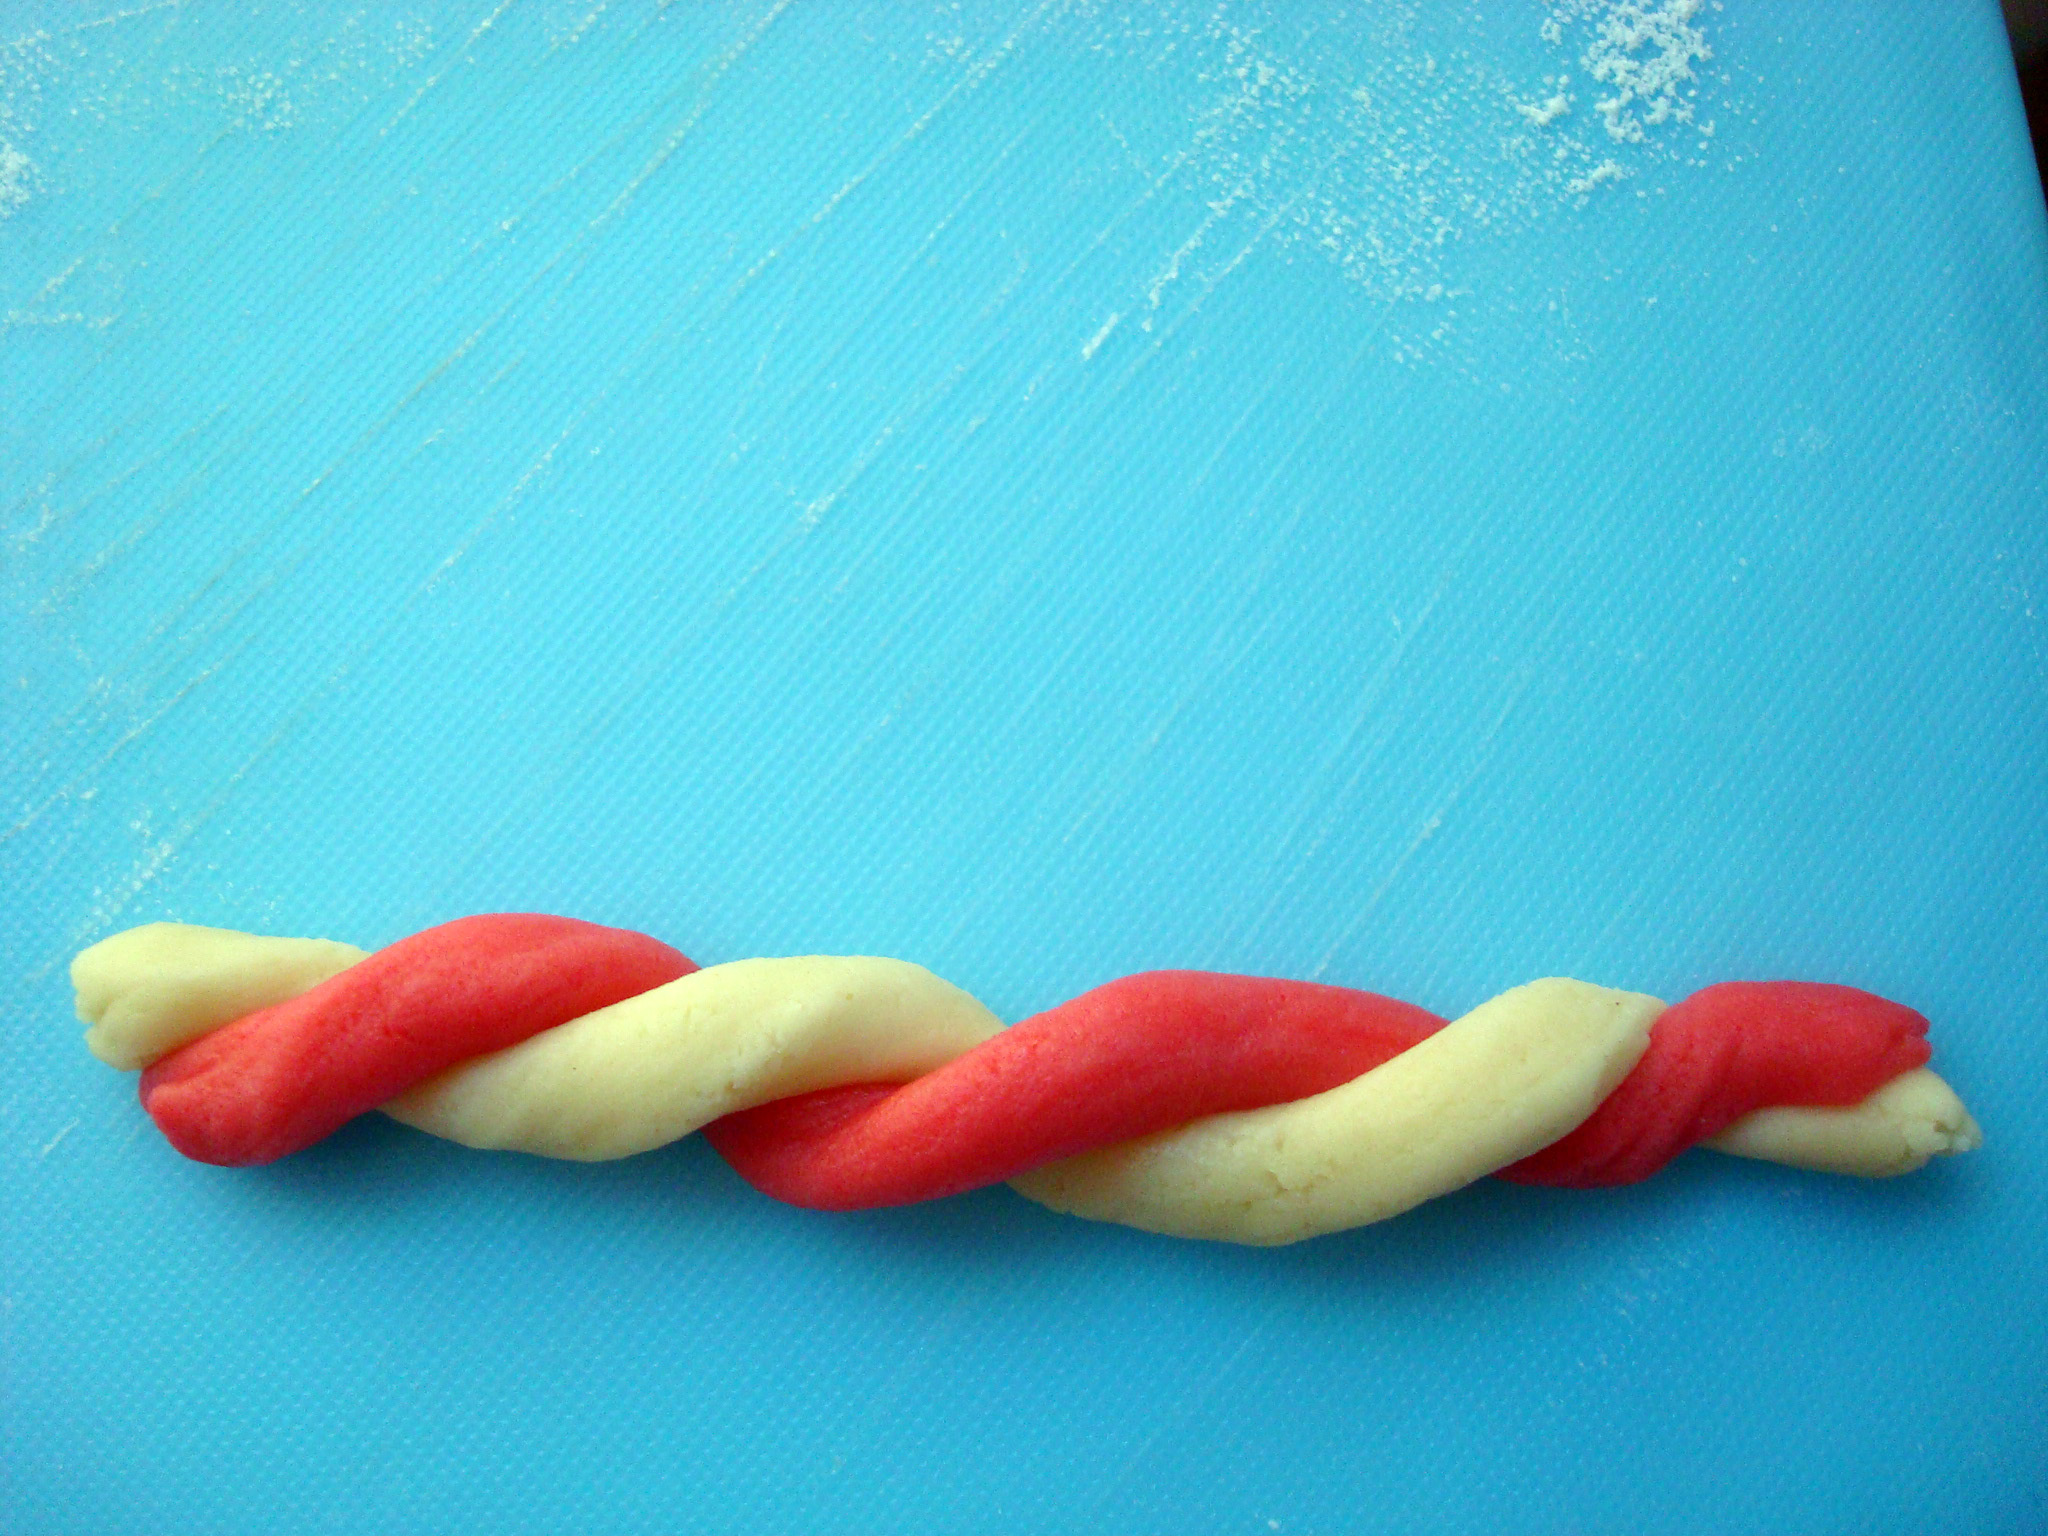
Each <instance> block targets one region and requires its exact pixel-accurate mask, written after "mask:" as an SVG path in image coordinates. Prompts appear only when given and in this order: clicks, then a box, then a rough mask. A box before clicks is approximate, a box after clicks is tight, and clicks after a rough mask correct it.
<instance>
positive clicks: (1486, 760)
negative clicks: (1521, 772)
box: [1308, 663, 1536, 981]
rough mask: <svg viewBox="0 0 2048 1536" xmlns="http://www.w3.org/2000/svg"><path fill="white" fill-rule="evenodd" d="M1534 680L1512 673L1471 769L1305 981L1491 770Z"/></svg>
mask: <svg viewBox="0 0 2048 1536" xmlns="http://www.w3.org/2000/svg"><path fill="white" fill-rule="evenodd" d="M1535 677H1536V668H1535V666H1534V665H1533V664H1532V663H1524V664H1523V666H1522V667H1521V668H1520V669H1518V670H1517V671H1516V673H1515V675H1514V678H1513V680H1512V681H1511V682H1510V684H1509V686H1508V690H1507V697H1506V698H1505V699H1504V700H1503V701H1502V703H1501V706H1500V709H1499V711H1498V713H1496V714H1495V715H1494V717H1493V720H1492V722H1491V723H1490V724H1489V725H1488V726H1487V728H1486V730H1485V732H1484V734H1482V735H1481V736H1480V738H1479V744H1478V747H1477V749H1476V754H1477V755H1476V758H1475V760H1474V762H1473V764H1472V767H1471V768H1470V769H1469V770H1468V771H1467V772H1466V774H1465V776H1464V777H1463V778H1461V779H1459V780H1458V781H1457V783H1455V784H1453V785H1452V786H1451V788H1450V789H1449V791H1447V792H1446V793H1445V794H1444V796H1443V797H1442V798H1441V799H1440V800H1438V801H1437V803H1436V804H1435V805H1434V806H1432V807H1431V808H1430V812H1429V814H1428V815H1427V816H1425V817H1423V819H1422V822H1421V824H1420V825H1418V826H1417V827H1416V829H1415V832H1414V835H1413V836H1411V837H1410V838H1409V839H1408V845H1407V846H1406V847H1405V848H1403V849H1402V850H1401V852H1400V854H1399V855H1398V856H1397V857H1396V858H1395V860H1394V862H1393V864H1392V865H1391V866H1390V867H1389V868H1388V870H1387V872H1386V874H1384V875H1383V876H1381V877H1380V882H1379V884H1378V885H1376V886H1374V887H1373V889H1372V894H1371V895H1369V896H1367V897H1366V899H1365V905H1364V906H1362V907H1360V908H1359V910H1358V912H1357V913H1356V914H1355V915H1354V916H1353V917H1352V919H1351V920H1350V921H1349V922H1348V923H1346V924H1345V925H1344V927H1343V928H1342V930H1340V931H1339V933H1338V935H1337V938H1336V941H1335V942H1334V943H1333V944H1331V945H1330V947H1329V948H1328V949H1327V950H1325V951H1324V952H1323V957H1322V959H1320V960H1318V961H1317V962H1316V963H1315V966H1314V967H1313V968H1312V969H1311V970H1310V971H1309V973H1308V978H1309V980H1311V981H1315V980H1320V979H1321V977H1322V975H1323V973H1324V972H1325V971H1327V970H1328V969H1329V968H1330V966H1331V964H1332V962H1334V961H1335V960H1336V958H1337V956H1338V955H1339V953H1341V952H1342V951H1343V949H1344V947H1345V946H1346V945H1347V944H1349V943H1350V942H1351V940H1352V939H1353V938H1355V937H1356V936H1357V934H1358V932H1359V930H1360V929H1362V928H1363V927H1364V926H1365V925H1366V923H1367V921H1368V920H1369V919H1370V918H1371V917H1372V915H1373V913H1374V912H1376V911H1377V910H1378V909H1379V904H1380V901H1381V899H1382V898H1383V897H1385V895H1386V894H1387V892H1388V891H1389V890H1391V889H1393V886H1394V882H1395V881H1396V880H1398V879H1400V878H1401V874H1402V871H1404V870H1405V869H1407V867H1408V866H1409V864H1410V863H1411V862H1412V861H1413V860H1414V858H1415V856H1416V854H1418V853H1420V852H1421V851H1422V846H1423V844H1425V843H1427V842H1428V841H1429V840H1430V839H1431V838H1433V837H1435V836H1436V834H1437V833H1438V832H1439V831H1441V830H1442V829H1443V824H1444V818H1445V817H1447V816H1449V815H1450V814H1451V812H1452V811H1454V810H1455V809H1457V805H1458V802H1459V801H1460V800H1462V799H1464V798H1465V793H1466V791H1467V790H1469V789H1471V787H1472V786H1473V785H1474V784H1476V783H1478V782H1479V780H1480V778H1481V776H1483V775H1484V774H1485V772H1486V770H1487V769H1488V768H1489V767H1491V766H1492V763H1493V757H1494V752H1495V750H1496V748H1497V747H1498V745H1499V742H1500V735H1501V730H1502V728H1503V727H1504V726H1506V724H1507V723H1508V717H1509V716H1510V715H1512V714H1513V713H1514V712H1515V708H1516V706H1518V705H1519V704H1520V703H1521V702H1522V699H1523V697H1524V696H1525V695H1526V694H1527V693H1528V691H1529V685H1530V684H1531V683H1532V682H1533V681H1534V680H1535Z"/></svg>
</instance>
